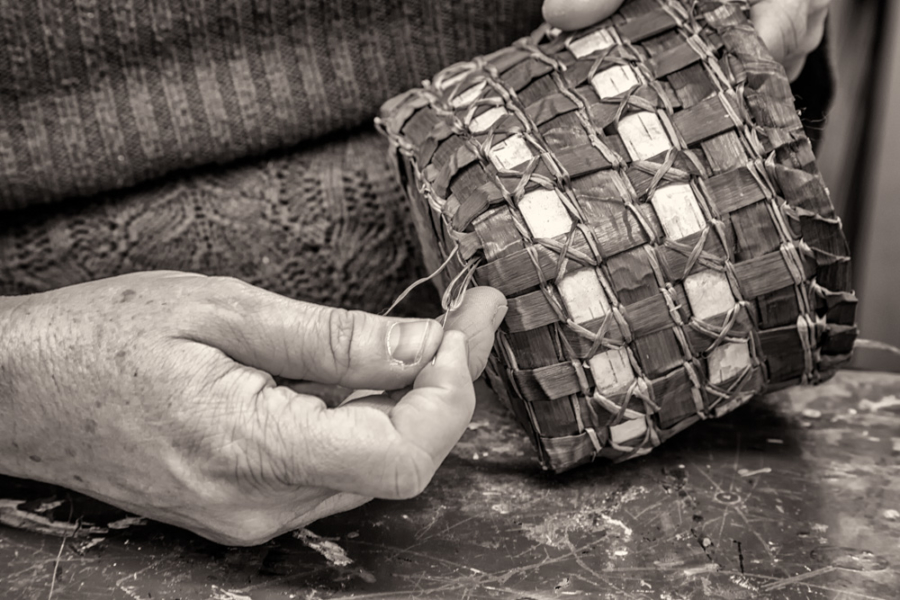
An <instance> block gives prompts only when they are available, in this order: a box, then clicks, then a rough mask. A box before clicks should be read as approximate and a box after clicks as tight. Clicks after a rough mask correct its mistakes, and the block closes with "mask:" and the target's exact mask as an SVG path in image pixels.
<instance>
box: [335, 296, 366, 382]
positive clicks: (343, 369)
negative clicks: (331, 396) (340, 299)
mask: <svg viewBox="0 0 900 600" xmlns="http://www.w3.org/2000/svg"><path fill="white" fill-rule="evenodd" d="M358 314H359V313H356V312H353V311H348V310H343V309H332V310H331V311H330V312H329V313H328V349H329V351H330V352H331V360H332V361H333V364H334V367H335V372H336V373H337V374H338V376H339V378H341V379H343V376H344V374H346V373H347V372H348V371H350V364H351V360H352V355H353V341H354V336H355V335H356V332H357V327H358V325H357V319H358V316H357V315H358Z"/></svg>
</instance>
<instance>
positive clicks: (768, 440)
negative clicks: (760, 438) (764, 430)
mask: <svg viewBox="0 0 900 600" xmlns="http://www.w3.org/2000/svg"><path fill="white" fill-rule="evenodd" d="M766 443H767V444H783V443H784V440H780V439H778V438H768V439H767V440H766Z"/></svg>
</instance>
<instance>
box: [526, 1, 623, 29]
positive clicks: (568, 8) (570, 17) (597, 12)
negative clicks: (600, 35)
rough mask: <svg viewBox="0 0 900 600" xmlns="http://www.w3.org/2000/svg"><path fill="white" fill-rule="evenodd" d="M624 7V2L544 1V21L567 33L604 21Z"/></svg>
mask: <svg viewBox="0 0 900 600" xmlns="http://www.w3.org/2000/svg"><path fill="white" fill-rule="evenodd" d="M621 5H622V0H544V5H543V7H542V12H543V15H544V20H546V21H547V22H548V23H550V24H551V25H553V26H554V27H559V28H560V29H563V30H565V31H571V30H573V29H581V28H582V27H587V26H589V25H593V24H595V23H598V22H599V21H602V20H603V19H605V18H606V17H608V16H610V15H611V14H613V13H614V12H616V10H617V9H618V8H619V6H621Z"/></svg>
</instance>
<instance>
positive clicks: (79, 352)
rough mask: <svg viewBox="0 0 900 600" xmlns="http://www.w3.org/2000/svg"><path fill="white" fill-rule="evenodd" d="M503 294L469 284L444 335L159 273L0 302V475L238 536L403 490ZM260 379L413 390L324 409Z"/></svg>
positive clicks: (453, 425)
mask: <svg viewBox="0 0 900 600" xmlns="http://www.w3.org/2000/svg"><path fill="white" fill-rule="evenodd" d="M505 307H506V300H505V299H504V298H503V296H502V294H500V293H499V292H497V291H496V290H493V289H489V288H479V289H475V290H470V291H469V292H468V293H467V295H466V301H465V302H464V304H463V306H462V307H461V308H459V309H458V310H457V311H454V312H453V313H451V315H450V319H449V320H448V323H447V326H446V331H444V330H443V329H442V327H441V325H440V324H439V323H438V322H437V321H429V320H410V319H397V318H388V317H379V316H375V315H371V314H366V313H361V312H349V311H344V310H339V309H331V308H325V307H321V306H316V305H312V304H307V303H303V302H298V301H294V300H289V299H287V298H284V297H281V296H278V295H276V294H273V293H269V292H266V291H264V290H261V289H259V288H255V287H253V286H250V285H248V284H246V283H242V282H240V281H237V280H234V279H226V278H216V277H204V276H199V275H189V274H185V273H176V272H148V273H139V274H132V275H125V276H121V277H116V278H112V279H107V280H103V281H97V282H91V283H85V284H80V285H75V286H71V287H68V288H63V289H60V290H55V291H52V292H46V293H43V294H36V295H33V296H23V297H9V298H0V338H2V339H3V340H4V341H3V344H2V347H0V472H2V473H5V474H8V475H13V476H17V477H25V478H30V479H37V480H41V481H46V482H50V483H55V484H59V485H64V486H66V487H69V488H72V489H74V490H77V491H80V492H83V493H85V494H88V495H90V496H94V497H96V498H99V499H101V500H104V501H106V502H109V503H110V504H114V505H116V506H119V507H121V508H124V509H126V510H129V511H132V512H134V513H137V514H139V515H143V516H147V517H151V518H153V519H157V520H160V521H164V522H167V523H171V524H174V525H177V526H181V527H184V528H187V529H190V530H192V531H194V532H196V533H198V534H200V535H202V536H204V537H207V538H210V539H212V540H215V541H219V542H222V543H227V544H239V545H247V544H255V543H260V542H263V541H266V540H268V539H270V538H272V537H274V536H276V535H279V534H280V533H283V532H286V531H289V530H291V529H293V528H296V527H301V526H304V525H306V524H308V523H310V522H311V521H314V520H316V519H319V518H322V517H325V516H327V515H331V514H334V513H337V512H341V511H345V510H349V509H351V508H354V507H356V506H359V505H360V504H363V503H365V502H367V501H368V500H369V499H371V498H372V497H378V498H389V499H400V498H409V497H411V496H415V495H416V494H418V493H420V492H421V491H422V490H423V489H424V488H425V486H426V485H427V484H428V482H429V481H430V479H431V477H432V476H433V475H434V472H435V470H436V469H437V467H438V466H439V465H440V463H441V462H442V461H443V460H444V458H445V457H446V456H447V454H448V453H449V452H450V449H451V448H452V447H453V445H454V444H455V443H456V441H457V440H458V439H459V437H460V436H461V435H462V433H463V431H464V430H465V427H466V425H467V424H468V422H469V419H470V418H471V415H472V410H473V408H474V403H475V395H474V390H473V386H472V380H473V379H474V378H475V377H477V376H478V374H479V373H480V372H481V370H482V369H483V368H484V365H485V363H486V361H487V356H488V352H489V350H490V347H491V345H492V343H493V333H494V330H495V329H496V327H497V326H498V325H499V323H500V321H501V320H502V319H503V316H504V315H505V312H506V309H505ZM432 359H433V360H432ZM273 375H276V376H282V377H286V378H289V379H298V380H299V379H302V380H311V381H318V382H321V383H326V384H337V385H341V386H344V387H347V388H367V389H371V388H377V389H393V390H396V389H401V388H406V387H407V386H412V387H411V388H409V389H408V390H407V391H406V392H405V394H394V397H395V398H396V399H397V400H391V399H388V398H381V399H377V400H375V399H369V400H362V401H359V402H352V403H349V404H347V405H345V406H342V407H340V408H335V409H331V408H328V407H327V406H326V405H325V404H324V403H323V401H322V400H320V399H319V398H317V397H314V396H309V395H302V394H298V393H296V392H294V391H292V390H291V389H289V388H286V387H282V386H278V385H276V383H275V381H274V380H273V378H272V376H273Z"/></svg>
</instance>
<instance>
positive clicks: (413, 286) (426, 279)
mask: <svg viewBox="0 0 900 600" xmlns="http://www.w3.org/2000/svg"><path fill="white" fill-rule="evenodd" d="M458 253H459V244H457V245H456V246H454V247H453V251H452V252H451V253H450V254H449V255H448V256H447V259H446V260H445V261H444V262H443V263H442V264H441V266H439V267H438V268H437V270H436V271H434V272H433V273H432V274H431V275H428V276H427V277H422V278H421V279H418V280H416V281H413V282H412V283H411V284H410V285H409V286H408V287H407V288H406V289H405V290H403V292H402V293H401V294H400V295H399V296H397V299H396V300H394V303H393V304H391V305H390V306H389V307H388V309H387V310H386V311H384V312H383V313H381V315H382V316H385V317H386V316H387V315H389V314H390V313H391V311H392V310H394V309H395V308H397V305H398V304H400V303H401V302H403V301H404V300H405V299H406V297H407V296H409V295H410V294H411V293H412V291H413V290H414V289H416V288H417V287H419V286H420V285H422V284H423V283H427V282H429V281H431V280H432V279H434V278H435V277H437V276H438V275H439V274H440V273H441V272H442V271H443V270H444V269H446V268H447V265H449V264H450V261H451V260H453V258H454V257H455V256H456V255H457V254H458Z"/></svg>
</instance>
